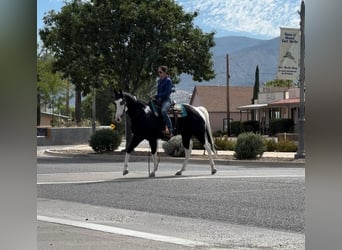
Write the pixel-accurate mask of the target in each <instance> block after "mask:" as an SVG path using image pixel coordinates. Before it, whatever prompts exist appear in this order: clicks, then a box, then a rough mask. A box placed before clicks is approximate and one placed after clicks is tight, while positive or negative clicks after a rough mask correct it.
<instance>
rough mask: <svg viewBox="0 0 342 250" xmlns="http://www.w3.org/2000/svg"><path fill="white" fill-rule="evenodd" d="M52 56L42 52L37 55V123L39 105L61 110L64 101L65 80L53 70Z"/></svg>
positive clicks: (38, 119) (38, 121)
mask: <svg viewBox="0 0 342 250" xmlns="http://www.w3.org/2000/svg"><path fill="white" fill-rule="evenodd" d="M53 63H54V58H53V57H52V56H51V55H50V54H48V53H46V52H44V51H43V52H42V53H40V54H38V57H37V125H38V126H39V125H40V112H41V105H42V104H43V105H44V104H45V105H49V106H50V107H51V108H52V112H53V109H54V108H55V109H57V110H59V111H60V110H62V108H61V106H62V102H64V103H65V98H66V88H67V87H68V86H67V84H66V82H65V81H64V80H63V79H62V74H61V73H60V72H54V70H53Z"/></svg>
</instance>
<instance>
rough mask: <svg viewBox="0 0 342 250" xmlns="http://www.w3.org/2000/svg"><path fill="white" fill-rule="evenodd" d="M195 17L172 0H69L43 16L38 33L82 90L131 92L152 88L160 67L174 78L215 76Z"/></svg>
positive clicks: (210, 41)
mask: <svg viewBox="0 0 342 250" xmlns="http://www.w3.org/2000/svg"><path fill="white" fill-rule="evenodd" d="M197 15H198V13H196V12H195V13H185V12H184V11H183V9H182V7H180V6H178V5H177V4H176V3H175V2H174V1H172V0H145V1H143V0H132V1H126V0H94V1H91V2H84V1H81V0H74V1H72V2H71V3H66V6H64V7H63V8H62V10H61V12H60V13H57V14H56V13H54V12H50V13H49V14H48V15H47V16H46V17H45V18H44V23H45V28H44V29H43V30H41V31H40V35H41V38H42V40H43V42H44V45H45V46H47V47H48V48H49V49H51V50H52V51H54V52H55V55H56V57H57V61H58V64H57V65H58V66H59V67H60V68H66V69H67V70H65V71H64V72H66V73H67V74H69V75H71V77H73V78H75V76H73V75H74V74H76V75H78V77H79V78H80V79H78V81H75V79H74V80H73V82H74V83H75V84H79V85H80V88H81V89H82V90H83V91H85V92H87V91H89V89H91V88H92V87H95V88H98V87H107V86H108V84H110V85H112V86H113V87H115V88H117V87H120V88H122V89H124V90H126V91H130V92H132V93H136V92H139V90H148V89H150V87H151V86H152V85H155V80H156V77H157V72H156V69H157V68H158V66H160V65H162V64H165V65H168V66H169V68H170V69H171V74H172V77H174V78H175V79H177V77H178V76H179V75H180V74H181V73H188V74H191V75H192V76H193V79H194V80H195V81H203V80H206V81H207V80H210V79H212V78H214V71H213V62H212V54H211V53H210V48H211V47H213V46H214V38H213V36H214V33H209V34H205V33H203V32H202V31H201V30H200V29H199V28H197V27H194V25H193V23H192V21H193V19H194V18H195V17H196V16H197ZM95 78H97V79H95ZM94 79H95V80H94ZM77 82H79V83H77Z"/></svg>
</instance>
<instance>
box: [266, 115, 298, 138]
mask: <svg viewBox="0 0 342 250" xmlns="http://www.w3.org/2000/svg"><path fill="white" fill-rule="evenodd" d="M293 130H294V122H293V120H292V119H272V120H271V121H270V134H271V135H275V134H277V133H285V132H286V133H290V132H293Z"/></svg>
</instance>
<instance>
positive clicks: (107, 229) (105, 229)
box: [37, 215, 210, 247]
mask: <svg viewBox="0 0 342 250" xmlns="http://www.w3.org/2000/svg"><path fill="white" fill-rule="evenodd" d="M37 220H39V221H45V222H51V223H57V224H62V225H68V226H74V227H79V228H85V229H90V230H96V231H101V232H106V233H112V234H119V235H125V236H131V237H136V238H142V239H148V240H154V241H162V242H166V243H172V244H178V245H182V246H188V247H197V246H210V244H208V243H204V242H199V241H192V240H186V239H181V238H176V237H170V236H165V235H160V234H152V233H145V232H140V231H135V230H129V229H123V228H119V227H111V226H106V225H100V224H95V223H89V222H81V221H74V220H67V219H61V218H54V217H48V216H41V215H37Z"/></svg>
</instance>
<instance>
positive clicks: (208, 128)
mask: <svg viewBox="0 0 342 250" xmlns="http://www.w3.org/2000/svg"><path fill="white" fill-rule="evenodd" d="M198 109H199V110H200V111H201V112H202V113H203V115H204V121H205V132H206V134H207V138H208V142H209V143H210V148H211V151H213V152H214V154H215V155H216V154H217V152H216V149H215V143H214V139H213V135H212V133H211V126H210V120H209V113H208V110H207V109H206V108H205V107H203V106H200V107H198Z"/></svg>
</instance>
